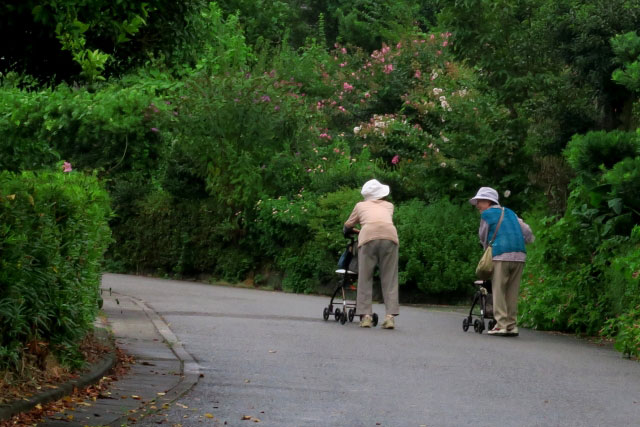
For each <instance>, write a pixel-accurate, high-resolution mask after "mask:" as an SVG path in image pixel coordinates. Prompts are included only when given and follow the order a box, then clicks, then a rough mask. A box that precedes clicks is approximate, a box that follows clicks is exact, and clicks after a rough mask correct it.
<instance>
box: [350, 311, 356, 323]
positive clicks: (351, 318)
mask: <svg viewBox="0 0 640 427" xmlns="http://www.w3.org/2000/svg"><path fill="white" fill-rule="evenodd" d="M355 315H356V311H355V310H354V309H353V308H352V309H350V310H349V322H353V318H354V317H355Z"/></svg>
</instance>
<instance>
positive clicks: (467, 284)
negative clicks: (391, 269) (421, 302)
mask: <svg viewBox="0 0 640 427" xmlns="http://www.w3.org/2000/svg"><path fill="white" fill-rule="evenodd" d="M479 222H480V219H479V217H478V215H476V214H475V213H474V212H473V209H471V208H470V207H469V206H459V205H456V204H453V203H451V202H449V201H448V200H440V201H438V202H435V203H432V204H429V205H428V204H426V203H424V202H422V201H419V200H412V201H409V202H407V203H404V204H402V205H400V206H398V208H397V211H396V214H395V223H396V227H397V229H398V237H399V239H400V265H399V270H400V284H401V285H405V286H406V285H412V286H416V287H417V288H418V289H419V290H420V291H422V292H423V293H424V294H426V295H427V296H428V297H429V298H430V299H432V300H433V299H437V300H445V301H446V300H449V301H451V300H456V299H458V300H459V299H461V298H463V297H465V296H468V295H469V294H470V293H471V291H472V290H473V286H472V284H473V281H474V280H475V268H476V264H477V262H478V260H479V259H480V256H481V255H482V250H481V249H482V248H481V246H480V245H479V241H478V237H477V236H478V225H479Z"/></svg>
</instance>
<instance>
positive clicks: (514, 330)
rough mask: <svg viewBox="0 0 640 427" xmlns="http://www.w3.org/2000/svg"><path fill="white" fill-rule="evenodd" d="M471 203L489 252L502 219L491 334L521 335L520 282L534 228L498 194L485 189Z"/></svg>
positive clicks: (497, 239)
mask: <svg viewBox="0 0 640 427" xmlns="http://www.w3.org/2000/svg"><path fill="white" fill-rule="evenodd" d="M469 202H470V203H471V204H472V205H474V206H475V207H476V208H477V209H478V211H479V212H480V217H481V219H480V229H479V230H478V236H479V237H480V242H481V243H482V246H483V247H484V248H485V249H486V248H487V245H488V244H489V241H490V240H491V238H492V237H493V235H494V232H495V230H496V227H497V226H498V223H499V222H500V217H501V216H502V213H503V212H504V216H503V217H502V222H501V223H500V226H499V228H498V233H497V234H496V237H495V241H494V242H493V245H492V248H493V249H492V255H493V277H492V279H491V285H492V287H493V315H494V318H495V320H496V325H495V326H494V328H493V329H491V330H490V331H489V332H487V333H488V334H489V335H497V336H517V335H518V326H517V324H516V316H517V314H518V293H519V291H520V279H521V278H522V270H523V269H524V263H525V261H526V259H527V253H526V249H525V247H524V246H525V243H531V242H533V240H534V237H533V233H532V232H531V228H529V226H528V225H527V224H525V222H524V221H522V219H520V218H518V216H517V215H516V214H515V213H514V212H513V211H512V210H511V209H508V208H503V207H502V206H500V202H499V198H498V192H497V191H496V190H494V189H493V188H491V187H482V188H480V190H478V193H477V194H476V195H475V197H473V198H472V199H471V200H469Z"/></svg>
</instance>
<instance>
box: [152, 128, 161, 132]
mask: <svg viewBox="0 0 640 427" xmlns="http://www.w3.org/2000/svg"><path fill="white" fill-rule="evenodd" d="M151 132H153V133H158V132H160V129H158V128H151Z"/></svg>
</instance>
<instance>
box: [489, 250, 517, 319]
mask: <svg viewBox="0 0 640 427" xmlns="http://www.w3.org/2000/svg"><path fill="white" fill-rule="evenodd" d="M523 269H524V262H515V261H493V278H492V279H491V286H492V288H493V291H492V292H493V317H494V318H495V319H496V327H497V328H500V329H504V328H507V329H511V328H513V327H515V326H516V317H517V316H518V294H519V292H520V279H522V270H523Z"/></svg>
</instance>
